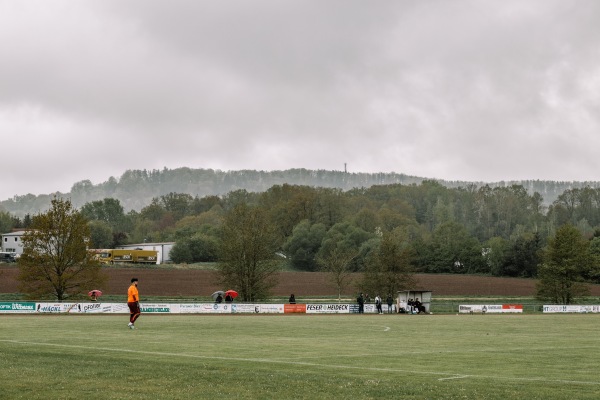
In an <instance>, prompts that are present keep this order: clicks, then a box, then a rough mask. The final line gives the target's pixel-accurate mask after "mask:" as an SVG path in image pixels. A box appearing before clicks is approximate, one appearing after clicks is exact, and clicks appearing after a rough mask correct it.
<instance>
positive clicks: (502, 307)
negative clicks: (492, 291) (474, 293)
mask: <svg viewBox="0 0 600 400" xmlns="http://www.w3.org/2000/svg"><path fill="white" fill-rule="evenodd" d="M458 312H460V313H482V314H486V313H490V314H499V313H517V312H523V306H522V305H521V304H463V305H459V306H458Z"/></svg>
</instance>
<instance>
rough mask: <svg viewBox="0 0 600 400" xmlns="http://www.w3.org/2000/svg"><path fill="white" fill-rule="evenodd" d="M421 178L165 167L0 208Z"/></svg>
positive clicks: (537, 184)
mask: <svg viewBox="0 0 600 400" xmlns="http://www.w3.org/2000/svg"><path fill="white" fill-rule="evenodd" d="M427 179H428V178H421V177H416V176H409V175H405V174H397V173H347V172H343V171H325V170H307V169H289V170H284V171H254V170H242V171H226V172H225V171H220V170H212V169H191V168H177V169H167V168H165V169H163V170H152V171H147V170H127V171H125V173H123V175H121V177H120V178H118V179H117V178H114V177H110V178H109V179H108V180H107V181H106V182H103V183H100V184H97V185H94V184H92V182H90V181H89V180H84V181H81V182H77V183H75V184H74V185H73V186H72V188H71V191H70V192H69V193H60V192H56V193H50V194H44V195H39V196H36V195H33V194H27V195H20V196H15V197H13V198H12V199H9V200H5V201H2V202H0V210H2V211H7V212H9V213H11V214H12V215H15V216H17V217H23V216H24V215H26V214H36V213H38V212H41V211H45V210H46V209H47V208H48V207H49V205H50V200H51V199H52V197H53V196H55V195H57V196H60V197H67V198H70V199H71V201H72V203H73V205H74V206H75V207H81V206H82V205H84V204H85V203H87V202H91V201H96V200H102V199H104V198H115V199H118V200H119V201H120V202H121V205H122V206H123V207H124V209H125V210H126V211H129V210H136V211H139V210H141V209H142V208H143V207H145V206H147V205H148V204H150V202H151V200H152V199H153V198H154V197H158V196H161V195H165V194H168V193H187V194H190V195H192V196H198V197H200V198H201V197H205V196H210V195H217V196H221V195H225V194H227V193H229V192H232V191H236V190H246V191H248V192H264V191H266V190H268V189H269V188H270V187H272V186H274V185H282V184H286V183H287V184H290V185H305V186H312V187H326V188H339V189H341V190H344V191H347V190H350V189H354V188H368V187H371V186H373V185H389V184H402V185H411V184H417V185H418V184H420V183H421V182H422V181H423V180H427ZM436 181H437V182H439V183H440V184H442V185H444V186H446V187H449V188H458V187H463V188H467V187H472V186H474V187H482V186H485V185H486V184H487V185H489V186H490V187H492V188H493V187H497V186H512V185H522V186H523V187H524V188H525V189H526V190H527V192H528V193H529V194H530V195H531V194H533V193H535V192H537V193H539V194H540V195H541V196H542V197H543V199H544V204H546V205H549V204H551V203H552V202H553V201H554V200H555V199H556V198H557V197H558V196H559V195H560V194H561V193H563V192H564V191H565V190H567V189H573V188H583V187H586V186H590V187H593V188H597V187H600V182H558V181H540V180H527V181H502V182H489V183H488V182H465V181H444V180H437V179H436Z"/></svg>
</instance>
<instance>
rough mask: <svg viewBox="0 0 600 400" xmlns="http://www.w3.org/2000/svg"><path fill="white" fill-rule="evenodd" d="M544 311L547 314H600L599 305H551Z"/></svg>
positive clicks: (545, 307)
mask: <svg viewBox="0 0 600 400" xmlns="http://www.w3.org/2000/svg"><path fill="white" fill-rule="evenodd" d="M542 311H543V312H545V313H598V312H600V306H599V305H589V306H588V305H586V306H576V305H561V304H551V305H544V306H543V307H542Z"/></svg>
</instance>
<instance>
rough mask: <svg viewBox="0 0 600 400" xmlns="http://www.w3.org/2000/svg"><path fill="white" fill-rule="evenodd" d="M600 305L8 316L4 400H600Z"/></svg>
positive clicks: (1, 344)
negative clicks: (130, 318)
mask: <svg viewBox="0 0 600 400" xmlns="http://www.w3.org/2000/svg"><path fill="white" fill-rule="evenodd" d="M598 318H599V316H598V315H592V314H585V315H582V314H576V315H462V314H461V315H426V316H418V315H414V316H410V315H252V316H244V315H227V316H189V315H187V316H165V315H160V316H149V315H142V317H141V318H140V319H139V320H138V322H137V324H136V325H137V326H138V329H136V330H129V329H127V326H126V325H127V316H126V315H119V316H114V315H45V316H41V315H36V316H23V315H20V316H16V315H2V316H0V325H1V327H2V328H1V329H0V359H2V370H3V372H4V373H3V379H1V380H0V398H2V399H20V398H23V399H76V398H77V399H79V398H85V399H150V398H152V399H213V398H237V399H332V398H335V399H375V398H386V399H402V398H406V399H509V398H510V399H528V400H530V399H597V398H599V397H600V380H598V372H597V371H598V370H599V369H600V357H599V348H600V338H599V336H598V334H597V330H598V329H597V327H598V323H599V322H600V321H599V320H598Z"/></svg>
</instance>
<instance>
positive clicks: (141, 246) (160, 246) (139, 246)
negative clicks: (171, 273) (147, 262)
mask: <svg viewBox="0 0 600 400" xmlns="http://www.w3.org/2000/svg"><path fill="white" fill-rule="evenodd" d="M174 245H175V242H163V243H136V244H124V245H121V246H117V247H116V248H117V249H130V250H156V251H158V256H157V258H158V262H157V264H163V263H167V262H171V257H170V256H169V253H170V252H171V249H172V248H173V246H174Z"/></svg>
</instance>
